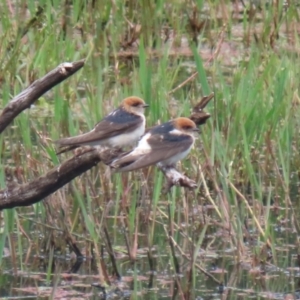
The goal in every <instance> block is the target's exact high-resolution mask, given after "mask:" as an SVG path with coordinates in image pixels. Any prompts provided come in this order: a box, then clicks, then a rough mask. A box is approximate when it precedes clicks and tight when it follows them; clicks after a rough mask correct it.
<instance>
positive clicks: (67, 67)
mask: <svg viewBox="0 0 300 300" xmlns="http://www.w3.org/2000/svg"><path fill="white" fill-rule="evenodd" d="M83 66H84V60H79V61H76V62H73V63H69V62H65V63H62V64H60V65H59V66H58V67H57V68H55V69H54V70H52V71H50V72H49V73H48V74H46V75H45V76H44V77H43V78H41V79H38V80H36V81H34V82H33V83H32V84H31V85H30V86H29V87H27V88H26V89H25V90H24V91H22V92H21V93H20V94H19V95H17V96H16V97H15V98H13V99H12V100H11V101H10V102H9V103H8V104H7V106H6V107H5V108H4V109H3V111H2V114H1V116H0V133H2V132H3V130H4V129H5V128H6V127H7V126H8V125H9V124H10V123H11V122H12V121H13V119H14V118H15V117H16V116H17V115H18V114H20V113H21V112H22V111H23V110H25V109H26V108H29V107H30V106H31V105H32V104H33V103H34V102H35V101H36V100H37V99H38V98H39V97H40V96H42V95H43V94H44V93H46V92H47V91H49V90H50V89H51V88H53V87H54V86H55V85H57V84H59V83H60V82H62V81H64V80H65V79H67V78H68V77H70V76H71V75H73V74H74V73H75V72H77V71H78V70H79V69H81V68H82V67H83Z"/></svg>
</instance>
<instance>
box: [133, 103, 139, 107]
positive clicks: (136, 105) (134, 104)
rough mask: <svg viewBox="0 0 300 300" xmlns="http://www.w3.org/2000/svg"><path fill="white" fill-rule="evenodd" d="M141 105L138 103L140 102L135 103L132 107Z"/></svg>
mask: <svg viewBox="0 0 300 300" xmlns="http://www.w3.org/2000/svg"><path fill="white" fill-rule="evenodd" d="M139 105H140V103H138V102H135V103H133V104H132V106H134V107H138V106H139Z"/></svg>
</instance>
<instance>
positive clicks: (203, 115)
mask: <svg viewBox="0 0 300 300" xmlns="http://www.w3.org/2000/svg"><path fill="white" fill-rule="evenodd" d="M214 95H215V94H214V93H211V94H210V95H208V96H204V97H203V98H202V99H201V100H200V102H199V103H198V104H197V105H196V106H195V107H194V108H193V111H192V114H191V115H190V119H191V120H192V121H194V122H195V123H196V124H197V125H203V124H205V122H206V120H207V119H209V118H210V114H209V113H207V112H205V111H204V110H203V109H204V108H205V107H206V105H207V104H208V103H209V101H210V100H211V99H212V98H213V97H214Z"/></svg>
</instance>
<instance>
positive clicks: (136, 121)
mask: <svg viewBox="0 0 300 300" xmlns="http://www.w3.org/2000/svg"><path fill="white" fill-rule="evenodd" d="M148 106H149V105H148V104H146V103H145V102H144V100H143V99H141V98H139V97H135V96H131V97H128V98H125V99H124V100H123V101H122V103H121V105H120V106H119V107H118V108H117V109H115V110H114V111H113V112H111V113H110V114H109V115H107V116H106V117H105V118H104V119H103V120H101V121H100V122H99V123H97V124H96V125H95V127H94V129H93V130H91V131H90V132H87V133H84V134H81V135H77V136H74V137H68V138H63V139H60V140H57V141H55V142H54V143H56V144H58V145H59V146H60V147H61V148H62V147H64V149H63V150H61V151H60V152H58V154H60V153H63V152H65V151H69V150H71V149H74V148H76V147H79V146H107V147H124V146H128V145H132V144H134V143H135V142H137V141H138V140H139V138H140V137H141V136H142V135H143V134H144V132H145V123H146V121H145V116H144V110H145V108H146V107H148Z"/></svg>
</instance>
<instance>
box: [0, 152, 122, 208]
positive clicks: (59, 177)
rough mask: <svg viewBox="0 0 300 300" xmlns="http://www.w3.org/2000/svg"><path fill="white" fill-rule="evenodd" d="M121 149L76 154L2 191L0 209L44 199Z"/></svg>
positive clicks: (114, 155) (107, 159)
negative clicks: (28, 180) (23, 182)
mask: <svg viewBox="0 0 300 300" xmlns="http://www.w3.org/2000/svg"><path fill="white" fill-rule="evenodd" d="M118 151H119V150H114V151H112V150H111V149H109V150H106V151H103V152H99V150H98V149H96V148H93V149H89V151H86V152H83V153H82V154H80V155H76V156H74V157H72V158H70V159H68V160H66V161H65V162H63V163H62V164H61V165H59V166H57V167H55V168H53V169H52V170H50V171H49V172H47V173H46V174H45V175H43V176H40V177H38V178H36V179H34V180H32V181H31V182H29V183H25V184H22V185H14V186H11V187H7V188H6V189H4V190H1V191H0V210H3V209H6V208H13V207H16V206H28V205H31V204H34V203H37V202H39V201H41V200H43V199H44V198H45V197H47V196H49V195H50V194H52V193H53V192H55V191H56V190H58V189H59V188H61V187H62V186H64V185H65V184H66V183H68V182H70V181H71V180H72V179H74V178H75V177H77V176H79V175H81V174H82V173H84V172H86V171H88V170H89V169H91V168H92V167H94V166H96V165H97V164H98V163H99V162H100V161H101V160H103V161H110V160H111V157H116V156H117V155H118V153H119V152H118Z"/></svg>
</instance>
